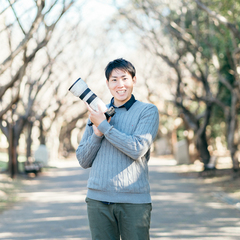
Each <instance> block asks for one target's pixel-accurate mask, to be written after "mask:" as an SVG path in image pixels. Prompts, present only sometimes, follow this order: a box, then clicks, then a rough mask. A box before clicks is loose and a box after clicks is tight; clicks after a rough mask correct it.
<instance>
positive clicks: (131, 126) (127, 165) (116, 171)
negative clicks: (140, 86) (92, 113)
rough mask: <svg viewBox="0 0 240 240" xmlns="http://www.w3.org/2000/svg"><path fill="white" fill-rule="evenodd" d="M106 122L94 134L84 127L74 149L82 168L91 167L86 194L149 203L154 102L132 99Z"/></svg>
mask: <svg viewBox="0 0 240 240" xmlns="http://www.w3.org/2000/svg"><path fill="white" fill-rule="evenodd" d="M115 111H116V113H115V115H114V116H113V117H112V119H111V121H110V123H108V122H107V120H105V121H103V122H102V123H101V124H100V125H99V126H98V129H99V130H100V131H101V132H102V133H103V134H104V136H103V137H98V136H96V135H95V134H94V132H93V128H92V127H91V126H88V125H87V126H86V129H85V132H84V135H83V137H82V139H81V142H80V144H79V146H78V149H77V151H76V155H77V159H78V161H79V163H80V165H81V166H82V167H83V168H89V167H91V171H90V176H89V179H88V185H87V186H88V193H87V197H89V198H91V199H95V200H99V201H107V202H115V203H150V202H151V197H150V187H149V182H148V165H147V163H148V160H149V157H150V146H151V144H152V143H153V140H154V139H155V137H156V135H157V131H158V125H159V114H158V109H157V107H156V106H155V105H153V104H149V103H143V102H140V101H136V102H135V103H134V104H133V105H132V106H131V108H130V109H129V110H128V111H127V110H126V108H124V107H123V108H116V109H115Z"/></svg>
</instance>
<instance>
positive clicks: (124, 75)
mask: <svg viewBox="0 0 240 240" xmlns="http://www.w3.org/2000/svg"><path fill="white" fill-rule="evenodd" d="M126 76H127V74H123V75H122V76H120V77H126ZM110 78H118V76H111V77H110Z"/></svg>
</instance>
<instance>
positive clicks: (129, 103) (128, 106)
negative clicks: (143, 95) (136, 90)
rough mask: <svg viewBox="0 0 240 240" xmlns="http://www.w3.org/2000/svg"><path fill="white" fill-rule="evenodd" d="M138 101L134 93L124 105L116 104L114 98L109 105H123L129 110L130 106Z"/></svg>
mask: <svg viewBox="0 0 240 240" xmlns="http://www.w3.org/2000/svg"><path fill="white" fill-rule="evenodd" d="M135 102H136V99H135V97H134V96H133V94H132V97H131V98H130V99H129V100H128V101H127V102H125V103H124V104H123V105H121V106H119V107H116V106H114V98H112V99H111V102H110V105H109V107H114V108H122V107H125V108H126V109H127V111H128V110H129V109H130V107H131V106H132V105H133V104H134V103H135Z"/></svg>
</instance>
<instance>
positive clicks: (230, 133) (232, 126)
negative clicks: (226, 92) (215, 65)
mask: <svg viewBox="0 0 240 240" xmlns="http://www.w3.org/2000/svg"><path fill="white" fill-rule="evenodd" d="M237 100H238V97H237V94H236V93H235V91H233V93H232V101H231V111H230V112H229V117H228V119H229V121H228V129H227V143H228V149H229V151H230V155H231V159H232V164H233V169H234V170H239V161H238V159H237V157H236V153H237V145H238V139H236V138H237V137H236V135H237V133H238V128H237V125H238V124H237V123H238V118H237V106H238V104H237Z"/></svg>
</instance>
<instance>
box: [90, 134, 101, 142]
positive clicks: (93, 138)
mask: <svg viewBox="0 0 240 240" xmlns="http://www.w3.org/2000/svg"><path fill="white" fill-rule="evenodd" d="M102 138H103V136H101V137H99V136H97V135H96V134H95V133H93V135H92V143H93V144H97V143H99V142H101V141H102Z"/></svg>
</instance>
